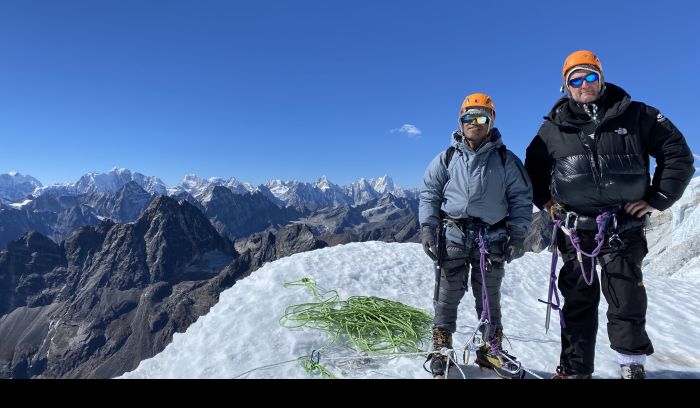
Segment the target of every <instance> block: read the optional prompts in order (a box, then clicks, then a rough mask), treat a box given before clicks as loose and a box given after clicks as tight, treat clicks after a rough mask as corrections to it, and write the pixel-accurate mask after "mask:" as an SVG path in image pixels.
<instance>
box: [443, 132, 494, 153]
mask: <svg viewBox="0 0 700 408" xmlns="http://www.w3.org/2000/svg"><path fill="white" fill-rule="evenodd" d="M502 145H503V140H502V137H501V132H499V131H498V128H493V129H491V131H490V132H489V134H488V136H487V138H486V140H485V141H484V142H483V143H482V144H481V146H479V148H478V149H477V150H476V152H475V151H474V150H472V148H471V147H469V145H468V144H466V143H464V135H463V134H462V132H461V131H459V130H455V131H454V132H452V146H454V147H455V148H456V149H459V150H460V151H462V152H464V153H476V154H482V153H485V152H489V151H491V150H493V149H497V148H498V147H500V146H502Z"/></svg>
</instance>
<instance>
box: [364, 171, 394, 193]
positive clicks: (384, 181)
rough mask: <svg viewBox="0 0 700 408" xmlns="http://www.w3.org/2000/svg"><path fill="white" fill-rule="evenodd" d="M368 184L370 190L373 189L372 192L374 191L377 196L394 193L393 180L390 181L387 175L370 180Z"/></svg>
mask: <svg viewBox="0 0 700 408" xmlns="http://www.w3.org/2000/svg"><path fill="white" fill-rule="evenodd" d="M370 183H371V184H372V188H374V191H376V192H377V193H379V194H384V193H391V192H392V191H394V188H395V187H394V180H392V179H391V177H389V176H388V175H386V174H385V175H383V176H381V177H379V178H378V179H376V180H372V179H370Z"/></svg>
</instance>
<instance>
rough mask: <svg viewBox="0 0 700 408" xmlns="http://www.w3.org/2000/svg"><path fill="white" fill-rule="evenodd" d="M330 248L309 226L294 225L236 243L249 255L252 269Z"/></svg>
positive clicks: (258, 234)
mask: <svg viewBox="0 0 700 408" xmlns="http://www.w3.org/2000/svg"><path fill="white" fill-rule="evenodd" d="M326 246H328V244H327V243H326V242H325V241H322V240H319V239H317V238H316V237H315V236H314V234H313V233H312V232H311V229H310V228H309V227H308V226H307V225H303V224H292V225H287V226H285V227H283V228H281V229H279V230H277V229H274V228H269V229H267V230H266V231H263V232H260V233H256V234H253V235H251V236H250V237H247V238H245V239H241V240H238V241H236V244H235V247H236V250H237V251H239V252H241V253H244V254H249V256H250V258H251V259H250V265H251V268H252V269H257V268H259V267H261V266H262V265H263V264H264V263H265V262H271V261H274V260H276V259H279V258H282V257H285V256H288V255H292V254H296V253H299V252H306V251H312V250H314V249H319V248H324V247H326Z"/></svg>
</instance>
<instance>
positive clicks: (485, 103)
mask: <svg viewBox="0 0 700 408" xmlns="http://www.w3.org/2000/svg"><path fill="white" fill-rule="evenodd" d="M471 108H486V109H489V110H490V111H491V112H492V115H490V116H492V119H496V108H495V107H494V106H493V99H491V97H490V96H488V95H486V94H483V93H473V94H471V95H467V97H466V98H464V102H462V108H461V109H460V110H459V116H462V115H464V114H465V113H466V112H467V111H468V110H469V109H471Z"/></svg>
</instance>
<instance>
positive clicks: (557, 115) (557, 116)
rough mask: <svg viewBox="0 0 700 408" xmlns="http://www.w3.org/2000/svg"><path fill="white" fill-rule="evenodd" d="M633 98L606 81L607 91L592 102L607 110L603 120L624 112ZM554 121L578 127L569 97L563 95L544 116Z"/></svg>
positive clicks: (558, 123) (561, 124) (560, 124)
mask: <svg viewBox="0 0 700 408" xmlns="http://www.w3.org/2000/svg"><path fill="white" fill-rule="evenodd" d="M630 102H632V98H631V97H630V95H629V94H628V93H627V92H626V91H625V90H624V89H622V88H620V87H619V86H617V85H615V84H612V83H610V82H606V83H605V91H604V92H603V95H602V96H601V97H600V98H599V99H598V100H597V101H595V102H591V103H594V104H597V105H599V108H602V110H603V111H604V112H605V114H604V116H603V118H602V119H601V121H603V120H606V119H609V118H613V117H615V116H618V115H620V114H622V112H624V111H625V109H627V107H628V106H629V104H630ZM544 119H545V120H548V121H550V122H552V123H554V124H555V125H557V126H574V127H578V125H577V124H576V119H575V117H574V114H573V113H572V112H571V108H570V107H569V98H568V97H563V98H560V99H559V100H557V101H556V103H554V106H553V107H552V109H551V110H550V111H549V114H548V115H547V116H545V117H544Z"/></svg>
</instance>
